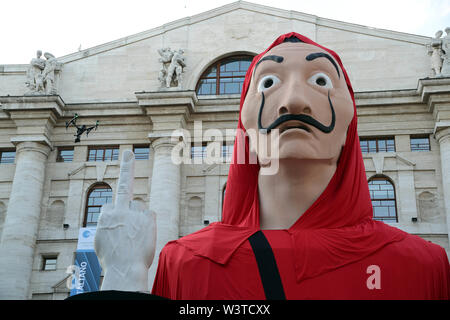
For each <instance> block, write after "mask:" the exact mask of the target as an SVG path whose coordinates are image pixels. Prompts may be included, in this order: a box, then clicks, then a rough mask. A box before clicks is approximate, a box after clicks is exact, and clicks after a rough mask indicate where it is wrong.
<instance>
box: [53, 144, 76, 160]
mask: <svg viewBox="0 0 450 320" xmlns="http://www.w3.org/2000/svg"><path fill="white" fill-rule="evenodd" d="M73 153H74V148H73V147H58V155H57V156H56V162H72V161H73Z"/></svg>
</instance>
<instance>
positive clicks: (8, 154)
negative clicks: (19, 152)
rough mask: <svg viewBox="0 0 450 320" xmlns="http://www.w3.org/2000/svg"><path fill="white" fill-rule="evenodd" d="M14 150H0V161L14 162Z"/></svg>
mask: <svg viewBox="0 0 450 320" xmlns="http://www.w3.org/2000/svg"><path fill="white" fill-rule="evenodd" d="M15 158H16V151H15V150H13V149H12V150H11V149H6V150H0V163H1V164H3V163H14V160H15Z"/></svg>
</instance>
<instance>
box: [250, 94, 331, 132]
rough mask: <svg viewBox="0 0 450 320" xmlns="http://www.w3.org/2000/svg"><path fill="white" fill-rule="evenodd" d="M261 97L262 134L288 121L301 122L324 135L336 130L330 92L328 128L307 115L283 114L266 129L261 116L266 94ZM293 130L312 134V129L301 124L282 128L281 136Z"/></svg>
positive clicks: (259, 115) (260, 130)
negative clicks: (296, 129)
mask: <svg viewBox="0 0 450 320" xmlns="http://www.w3.org/2000/svg"><path fill="white" fill-rule="evenodd" d="M261 95H262V100H261V106H260V108H259V113H258V129H259V132H261V133H264V134H268V133H269V132H270V131H271V130H272V129H275V128H276V127H278V126H280V125H282V124H283V123H285V122H287V121H291V120H295V121H300V122H303V123H306V124H309V125H311V126H313V127H315V128H317V129H318V130H320V131H322V132H323V133H330V132H331V131H333V129H334V126H335V124H336V114H335V112H334V108H333V103H332V102H331V99H330V92H329V91H328V102H329V104H330V109H331V123H330V125H329V126H326V125H324V124H322V123H320V122H319V121H317V120H316V119H314V118H313V117H311V116H309V115H306V114H283V115H281V116H280V117H278V119H276V120H275V121H274V122H272V124H270V125H269V126H268V127H266V128H264V127H263V125H262V123H261V116H262V111H263V108H264V92H261ZM292 128H300V129H303V130H306V131H308V132H311V129H310V128H308V127H307V126H305V125H302V124H299V125H295V126H292V125H289V126H287V127H284V128H282V129H281V130H282V131H281V130H280V134H281V133H282V132H283V131H286V130H288V129H292ZM283 129H284V130H283Z"/></svg>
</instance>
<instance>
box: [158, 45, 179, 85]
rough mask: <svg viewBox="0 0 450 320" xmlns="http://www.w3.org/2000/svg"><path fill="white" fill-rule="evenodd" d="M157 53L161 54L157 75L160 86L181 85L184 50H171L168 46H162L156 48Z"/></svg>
mask: <svg viewBox="0 0 450 320" xmlns="http://www.w3.org/2000/svg"><path fill="white" fill-rule="evenodd" d="M158 53H159V55H160V56H161V57H160V58H159V62H161V63H162V66H161V70H160V71H159V76H158V80H159V81H160V82H161V86H163V87H166V88H170V87H181V82H182V73H183V68H184V67H186V64H185V60H184V57H183V54H184V50H183V49H179V50H177V51H173V50H171V49H170V48H163V49H158Z"/></svg>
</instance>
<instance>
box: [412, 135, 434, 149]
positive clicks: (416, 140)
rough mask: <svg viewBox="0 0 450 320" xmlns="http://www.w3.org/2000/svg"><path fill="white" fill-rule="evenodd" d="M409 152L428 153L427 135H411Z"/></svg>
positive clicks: (428, 139)
mask: <svg viewBox="0 0 450 320" xmlns="http://www.w3.org/2000/svg"><path fill="white" fill-rule="evenodd" d="M410 145H411V151H430V150H431V149H430V136H429V135H411V136H410Z"/></svg>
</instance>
